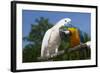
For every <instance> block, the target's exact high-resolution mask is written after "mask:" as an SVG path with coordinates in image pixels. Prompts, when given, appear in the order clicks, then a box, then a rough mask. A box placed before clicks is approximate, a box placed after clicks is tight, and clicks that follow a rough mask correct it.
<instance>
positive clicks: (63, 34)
mask: <svg viewBox="0 0 100 73" xmlns="http://www.w3.org/2000/svg"><path fill="white" fill-rule="evenodd" d="M59 33H60V37H61V38H62V39H63V38H67V37H69V36H70V34H71V32H70V31H69V30H65V31H64V30H60V31H59Z"/></svg>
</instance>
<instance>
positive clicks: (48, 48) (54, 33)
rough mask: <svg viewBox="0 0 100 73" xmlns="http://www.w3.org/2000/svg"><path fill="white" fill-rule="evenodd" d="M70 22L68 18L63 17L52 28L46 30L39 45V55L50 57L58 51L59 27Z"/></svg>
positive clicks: (59, 40)
mask: <svg viewBox="0 0 100 73" xmlns="http://www.w3.org/2000/svg"><path fill="white" fill-rule="evenodd" d="M70 22H71V19H70V18H63V19H61V20H60V21H59V22H57V23H56V24H55V25H54V26H53V27H52V28H50V29H48V30H47V31H46V33H45V35H44V37H43V41H42V46H41V57H48V56H50V57H51V56H52V55H53V54H55V53H57V52H58V48H59V45H60V42H61V38H60V33H59V29H60V27H62V26H67V25H68V24H70ZM65 33H66V34H67V33H69V31H66V32H65Z"/></svg>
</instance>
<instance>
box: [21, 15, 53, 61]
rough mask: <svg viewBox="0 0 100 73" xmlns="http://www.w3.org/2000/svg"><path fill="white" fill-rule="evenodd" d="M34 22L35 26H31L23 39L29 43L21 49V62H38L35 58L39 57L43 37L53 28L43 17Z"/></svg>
mask: <svg viewBox="0 0 100 73" xmlns="http://www.w3.org/2000/svg"><path fill="white" fill-rule="evenodd" d="M35 22H36V23H35V24H31V30H30V33H29V35H28V36H27V37H23V40H24V41H28V42H29V44H27V45H26V46H25V47H24V49H23V62H33V61H38V60H37V57H39V56H40V52H41V44H42V39H43V36H44V34H45V32H46V31H47V30H48V29H49V28H51V27H52V26H53V25H52V24H51V23H49V20H48V19H45V18H43V17H40V19H36V20H35Z"/></svg>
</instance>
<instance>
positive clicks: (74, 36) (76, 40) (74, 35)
mask: <svg viewBox="0 0 100 73" xmlns="http://www.w3.org/2000/svg"><path fill="white" fill-rule="evenodd" d="M68 30H69V31H70V33H71V35H70V37H69V39H70V47H75V46H77V45H79V44H80V36H79V31H78V29H77V28H73V27H71V28H68Z"/></svg>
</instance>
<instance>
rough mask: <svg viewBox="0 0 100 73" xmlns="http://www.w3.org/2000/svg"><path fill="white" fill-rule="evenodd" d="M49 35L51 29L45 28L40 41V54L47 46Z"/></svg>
mask: <svg viewBox="0 0 100 73" xmlns="http://www.w3.org/2000/svg"><path fill="white" fill-rule="evenodd" d="M50 35H51V29H49V30H47V31H46V33H45V35H44V37H43V41H42V48H41V56H42V55H43V52H44V50H46V48H47V47H48V41H49V38H50Z"/></svg>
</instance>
